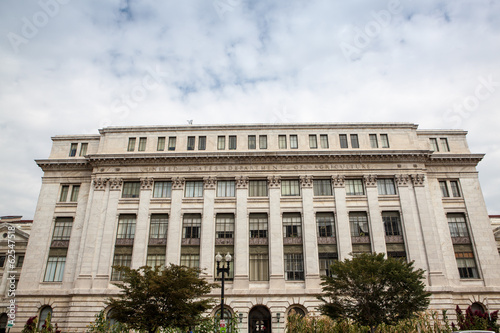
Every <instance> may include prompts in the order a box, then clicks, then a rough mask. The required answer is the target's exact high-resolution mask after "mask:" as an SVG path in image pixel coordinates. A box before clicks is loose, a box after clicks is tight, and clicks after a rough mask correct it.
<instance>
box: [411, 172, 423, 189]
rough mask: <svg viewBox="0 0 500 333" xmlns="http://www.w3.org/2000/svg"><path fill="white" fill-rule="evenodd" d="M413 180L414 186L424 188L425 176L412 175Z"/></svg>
mask: <svg viewBox="0 0 500 333" xmlns="http://www.w3.org/2000/svg"><path fill="white" fill-rule="evenodd" d="M411 180H412V182H413V186H424V180H425V175H423V174H414V175H411Z"/></svg>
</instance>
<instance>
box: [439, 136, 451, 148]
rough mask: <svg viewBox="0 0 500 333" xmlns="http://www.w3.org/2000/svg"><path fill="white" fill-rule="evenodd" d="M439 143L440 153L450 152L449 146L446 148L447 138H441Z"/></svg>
mask: <svg viewBox="0 0 500 333" xmlns="http://www.w3.org/2000/svg"><path fill="white" fill-rule="evenodd" d="M439 142H441V151H450V146H448V139H447V138H441V139H439Z"/></svg>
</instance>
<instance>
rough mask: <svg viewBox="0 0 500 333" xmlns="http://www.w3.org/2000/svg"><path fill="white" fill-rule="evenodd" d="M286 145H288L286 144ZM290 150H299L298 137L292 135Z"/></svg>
mask: <svg viewBox="0 0 500 333" xmlns="http://www.w3.org/2000/svg"><path fill="white" fill-rule="evenodd" d="M285 145H286V143H285ZM285 148H286V147H285ZM290 148H292V149H297V148H299V140H298V138H297V135H290Z"/></svg>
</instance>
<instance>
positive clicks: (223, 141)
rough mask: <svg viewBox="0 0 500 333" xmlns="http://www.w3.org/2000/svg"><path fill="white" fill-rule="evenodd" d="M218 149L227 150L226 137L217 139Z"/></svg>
mask: <svg viewBox="0 0 500 333" xmlns="http://www.w3.org/2000/svg"><path fill="white" fill-rule="evenodd" d="M217 149H218V150H224V149H226V137H225V136H219V137H217Z"/></svg>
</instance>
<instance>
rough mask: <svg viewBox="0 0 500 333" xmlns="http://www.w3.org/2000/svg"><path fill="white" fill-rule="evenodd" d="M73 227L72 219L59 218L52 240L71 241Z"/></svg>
mask: <svg viewBox="0 0 500 333" xmlns="http://www.w3.org/2000/svg"><path fill="white" fill-rule="evenodd" d="M72 227H73V218H72V217H57V218H56V221H55V224H54V233H53V234H52V240H69V239H70V237H71V228H72Z"/></svg>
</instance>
